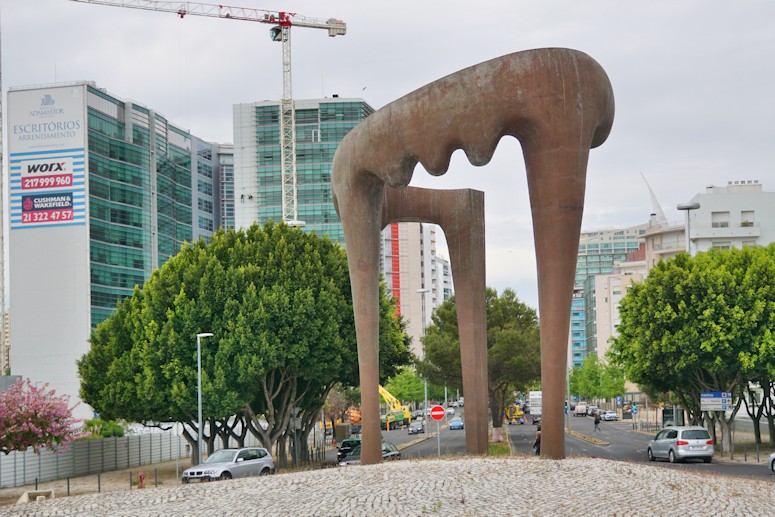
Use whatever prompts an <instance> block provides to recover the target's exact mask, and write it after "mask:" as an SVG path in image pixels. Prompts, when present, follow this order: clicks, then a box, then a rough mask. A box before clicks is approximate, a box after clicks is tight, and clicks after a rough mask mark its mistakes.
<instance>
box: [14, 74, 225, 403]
mask: <svg viewBox="0 0 775 517" xmlns="http://www.w3.org/2000/svg"><path fill="white" fill-rule="evenodd" d="M8 128H9V131H8V133H9V135H8V140H9V142H8V157H9V175H10V182H9V197H10V215H11V219H10V240H9V249H10V261H9V273H10V274H9V294H10V302H11V307H10V316H11V317H10V332H11V370H12V373H14V374H18V375H22V376H24V377H29V378H30V379H31V380H32V381H33V382H47V383H49V385H50V386H51V387H52V388H54V389H56V390H57V393H59V394H68V395H70V397H71V400H73V401H75V400H78V391H79V380H78V376H77V369H76V360H78V359H79V358H80V357H81V356H82V355H83V354H84V353H86V352H87V351H88V347H89V345H88V340H89V336H90V333H91V331H92V329H93V328H94V327H95V326H96V325H97V324H98V323H100V322H101V321H103V320H105V319H106V318H107V317H108V316H109V315H110V314H111V313H112V312H113V311H114V310H115V308H116V304H117V302H118V301H119V300H121V299H122V298H124V297H127V296H130V295H131V294H132V291H133V289H134V287H135V286H136V285H139V286H142V285H143V284H144V283H145V280H146V279H147V278H148V277H149V276H150V274H151V272H152V271H153V270H154V269H155V268H157V267H159V266H161V265H162V264H164V262H166V261H167V259H168V258H169V257H171V256H172V255H174V254H176V253H177V252H178V251H179V249H180V246H181V244H183V242H184V241H193V240H197V239H199V238H200V237H203V238H209V237H210V236H211V235H212V232H213V230H214V229H215V228H217V227H218V226H220V220H219V219H220V217H219V212H218V210H217V208H218V195H219V192H220V185H219V183H218V175H217V174H216V173H215V171H216V169H217V146H214V145H213V144H210V143H207V142H204V141H202V140H200V139H198V138H196V137H195V136H193V135H191V134H190V133H189V132H188V131H186V130H183V129H181V128H179V127H177V126H175V125H173V124H171V123H170V122H168V121H167V120H166V119H165V118H164V117H163V116H162V115H161V114H159V113H157V112H155V111H153V110H151V109H148V108H147V107H145V106H142V105H140V104H137V103H134V102H131V101H125V100H121V99H120V98H118V97H116V96H114V95H112V94H110V93H108V92H107V91H105V90H104V89H101V88H97V87H96V85H95V84H94V83H91V82H79V83H72V84H64V85H53V86H51V87H43V88H39V87H35V88H15V89H12V90H11V91H10V92H9V94H8ZM78 416H80V417H89V416H91V414H90V410H89V408H87V407H85V406H83V405H81V407H80V408H79V410H78Z"/></svg>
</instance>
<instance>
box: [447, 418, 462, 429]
mask: <svg viewBox="0 0 775 517" xmlns="http://www.w3.org/2000/svg"><path fill="white" fill-rule="evenodd" d="M463 428H464V426H463V419H462V418H460V417H459V416H456V417H455V418H453V419H452V420H450V421H449V430H450V431H452V430H455V429H463Z"/></svg>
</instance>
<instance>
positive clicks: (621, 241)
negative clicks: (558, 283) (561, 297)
mask: <svg viewBox="0 0 775 517" xmlns="http://www.w3.org/2000/svg"><path fill="white" fill-rule="evenodd" d="M647 228H648V225H646V224H643V225H638V226H633V227H630V228H624V229H619V228H614V229H607V230H599V231H589V232H581V236H580V239H579V251H578V255H577V258H576V281H575V287H574V290H573V301H572V305H571V339H570V342H571V343H570V347H571V348H570V358H569V359H570V361H569V364H570V366H580V365H581V362H582V361H583V360H584V358H585V357H586V356H587V354H589V353H594V352H595V350H596V348H597V347H596V340H597V332H596V327H595V325H596V323H595V293H594V285H595V284H594V277H595V276H596V275H606V274H611V273H613V272H614V267H615V266H616V265H617V264H619V263H621V262H625V261H626V260H627V255H628V254H629V253H633V252H636V251H638V249H639V247H640V245H641V243H642V242H643V239H644V237H643V235H644V234H645V233H646V230H647Z"/></svg>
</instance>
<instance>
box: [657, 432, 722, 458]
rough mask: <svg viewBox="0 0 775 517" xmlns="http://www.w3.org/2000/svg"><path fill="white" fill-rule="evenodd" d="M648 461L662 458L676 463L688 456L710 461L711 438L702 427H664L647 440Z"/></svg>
mask: <svg viewBox="0 0 775 517" xmlns="http://www.w3.org/2000/svg"><path fill="white" fill-rule="evenodd" d="M647 454H648V457H649V461H654V460H656V459H657V458H664V459H667V460H668V461H670V463H676V462H678V461H683V460H686V459H690V458H698V459H702V461H704V462H705V463H710V462H711V460H712V459H713V439H712V438H711V436H710V433H709V432H708V430H707V429H705V428H704V427H697V426H685V427H684V426H681V427H665V428H664V429H662V430H660V431H659V432H658V433H657V435H656V436H655V437H654V438H652V439H651V441H650V442H649V448H648V451H647Z"/></svg>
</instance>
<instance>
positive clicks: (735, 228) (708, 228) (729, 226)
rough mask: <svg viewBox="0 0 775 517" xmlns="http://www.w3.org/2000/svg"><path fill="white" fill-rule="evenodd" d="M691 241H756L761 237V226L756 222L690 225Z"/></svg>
mask: <svg viewBox="0 0 775 517" xmlns="http://www.w3.org/2000/svg"><path fill="white" fill-rule="evenodd" d="M691 232H692V233H691V235H692V240H695V239H745V238H750V239H756V238H758V237H760V236H761V233H762V230H761V226H760V225H759V223H758V222H756V221H737V222H735V221H729V222H726V221H725V222H715V223H692V227H691Z"/></svg>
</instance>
